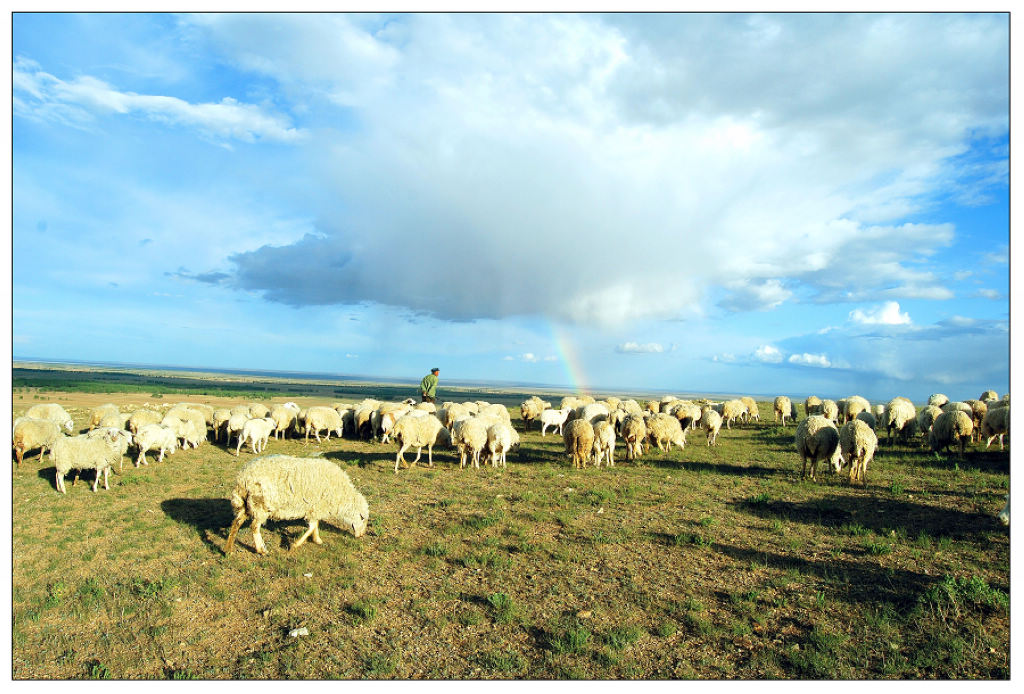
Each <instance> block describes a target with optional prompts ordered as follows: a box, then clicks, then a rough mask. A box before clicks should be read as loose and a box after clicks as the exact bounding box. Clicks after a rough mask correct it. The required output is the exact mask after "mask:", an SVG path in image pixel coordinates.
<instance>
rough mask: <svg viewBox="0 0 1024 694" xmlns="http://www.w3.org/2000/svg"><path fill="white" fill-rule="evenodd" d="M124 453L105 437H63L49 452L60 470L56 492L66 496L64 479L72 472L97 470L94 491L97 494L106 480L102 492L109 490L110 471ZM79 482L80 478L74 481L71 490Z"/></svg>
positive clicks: (58, 471) (76, 477)
mask: <svg viewBox="0 0 1024 694" xmlns="http://www.w3.org/2000/svg"><path fill="white" fill-rule="evenodd" d="M120 458H121V452H120V450H118V448H117V447H115V446H114V445H113V444H111V442H110V441H109V440H108V439H106V438H105V437H98V438H91V437H88V436H61V437H60V438H58V439H57V440H56V441H54V442H53V447H52V448H51V449H50V461H51V462H53V464H54V466H55V467H56V468H57V474H56V483H57V491H58V492H60V493H61V494H67V489H66V488H65V487H64V476H65V475H67V474H68V473H69V472H70V471H72V470H95V471H96V479H95V480H93V483H92V490H93V491H96V488H97V486H98V485H99V482H100V477H102V478H103V488H104V489H110V484H108V482H107V478H108V475H109V474H110V469H111V468H112V467H113V465H114V463H115V462H117V461H118V460H120ZM77 481H78V476H77V475H76V476H75V479H73V480H72V481H71V486H74V485H75V482H77Z"/></svg>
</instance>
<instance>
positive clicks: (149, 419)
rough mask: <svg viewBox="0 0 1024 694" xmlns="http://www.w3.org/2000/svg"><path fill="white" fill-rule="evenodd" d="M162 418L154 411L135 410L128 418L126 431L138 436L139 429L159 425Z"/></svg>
mask: <svg viewBox="0 0 1024 694" xmlns="http://www.w3.org/2000/svg"><path fill="white" fill-rule="evenodd" d="M163 418H164V416H163V415H162V414H160V413H159V412H157V411H155V410H149V409H141V410H135V411H134V412H132V416H131V417H129V418H128V431H130V432H132V433H133V434H138V433H139V429H141V428H142V427H144V426H146V425H147V424H159V423H160V420H161V419H163Z"/></svg>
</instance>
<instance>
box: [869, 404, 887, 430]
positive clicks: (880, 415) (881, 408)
mask: <svg viewBox="0 0 1024 694" xmlns="http://www.w3.org/2000/svg"><path fill="white" fill-rule="evenodd" d="M885 412H886V409H885V405H875V406H874V408H872V411H871V413H872V414H873V415H874V416H875V428H878V427H879V426H881V425H882V423H883V422H885V420H886V415H885Z"/></svg>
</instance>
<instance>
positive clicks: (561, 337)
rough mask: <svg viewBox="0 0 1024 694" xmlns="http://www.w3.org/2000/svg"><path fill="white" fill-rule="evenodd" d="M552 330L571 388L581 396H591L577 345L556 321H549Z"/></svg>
mask: <svg viewBox="0 0 1024 694" xmlns="http://www.w3.org/2000/svg"><path fill="white" fill-rule="evenodd" d="M548 325H549V327H550V328H551V339H552V341H553V342H554V343H555V351H556V352H557V353H558V359H559V361H560V362H562V365H563V366H564V367H565V376H566V378H567V379H568V381H569V386H570V387H571V388H572V389H573V391H575V392H577V393H579V394H580V395H589V394H590V389H589V387H588V385H587V378H586V376H585V375H584V373H583V362H582V361H581V360H580V357H579V354H577V353H576V345H575V344H573V341H572V339H571V338H570V337H569V334H568V333H567V332H565V331H564V330H561V329H559V327H558V326H556V325H555V323H554V321H548Z"/></svg>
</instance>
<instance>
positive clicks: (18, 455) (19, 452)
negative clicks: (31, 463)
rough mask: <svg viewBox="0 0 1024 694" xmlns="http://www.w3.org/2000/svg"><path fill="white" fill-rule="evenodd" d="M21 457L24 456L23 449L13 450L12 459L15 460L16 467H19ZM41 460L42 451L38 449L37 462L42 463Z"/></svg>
mask: <svg viewBox="0 0 1024 694" xmlns="http://www.w3.org/2000/svg"><path fill="white" fill-rule="evenodd" d="M23 455H25V449H23V448H15V449H14V457H15V459H16V460H17V463H18V465H21V457H22V456H23ZM42 459H43V453H42V449H40V452H39V460H40V461H42Z"/></svg>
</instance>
